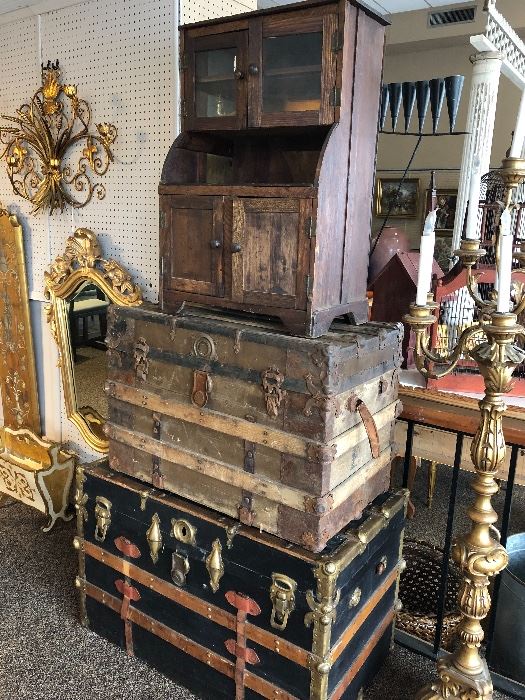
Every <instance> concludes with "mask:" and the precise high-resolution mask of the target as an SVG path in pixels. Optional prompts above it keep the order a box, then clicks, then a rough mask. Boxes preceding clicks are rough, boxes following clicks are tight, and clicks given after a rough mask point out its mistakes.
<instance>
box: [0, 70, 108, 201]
mask: <svg viewBox="0 0 525 700" xmlns="http://www.w3.org/2000/svg"><path fill="white" fill-rule="evenodd" d="M2 116H3V118H4V119H6V120H8V121H9V122H11V123H13V124H14V125H15V126H9V127H0V143H2V144H3V145H4V146H5V149H4V151H3V152H2V153H1V155H0V157H2V158H5V160H6V163H7V174H8V177H9V180H10V181H11V185H12V187H13V191H14V192H15V194H17V195H20V197H23V198H24V199H26V200H28V201H29V202H31V203H32V205H33V210H32V213H36V212H38V211H43V210H48V211H49V212H50V213H53V211H55V210H56V209H60V211H63V210H64V208H65V206H66V205H68V206H71V207H73V208H75V209H78V208H80V207H85V206H86V204H88V202H90V201H91V199H92V198H93V195H94V194H95V195H96V197H97V198H98V199H104V197H105V195H106V190H105V188H104V186H103V185H102V184H100V183H98V182H96V183H94V182H93V181H92V178H93V176H96V177H99V176H103V175H105V174H106V172H107V170H108V168H109V164H110V163H111V162H113V153H112V151H111V146H112V144H113V143H114V141H115V139H116V137H117V129H116V127H115V126H114V125H113V124H109V123H107V122H104V123H101V124H97V125H96V129H97V133H93V132H90V131H89V128H90V122H91V109H90V107H89V104H88V103H87V102H86V101H85V100H83V99H81V98H79V97H78V94H77V87H76V85H64V84H63V83H62V82H61V81H60V70H59V65H58V61H57V62H56V63H53V64H51V62H48V64H47V66H45V67H44V66H43V65H42V85H41V86H40V87H39V88H38V90H37V91H36V92H35V94H34V95H33V97H32V98H31V101H30V103H29V104H23V105H22V106H21V107H20V108H19V109H17V110H16V116H6V115H2ZM74 147H77V149H79V151H80V152H79V153H77V155H76V157H77V158H78V161H77V164H76V167H74V168H73V167H72V166H71V165H70V164H68V163H67V162H66V157H67V156H68V154H69V153H70V152H71V151H72V150H73V149H74Z"/></svg>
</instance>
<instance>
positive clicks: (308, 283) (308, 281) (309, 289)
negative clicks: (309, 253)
mask: <svg viewBox="0 0 525 700" xmlns="http://www.w3.org/2000/svg"><path fill="white" fill-rule="evenodd" d="M304 283H305V287H306V297H307V298H308V299H309V298H310V297H311V296H312V287H313V282H312V277H311V275H306V276H305V278H304Z"/></svg>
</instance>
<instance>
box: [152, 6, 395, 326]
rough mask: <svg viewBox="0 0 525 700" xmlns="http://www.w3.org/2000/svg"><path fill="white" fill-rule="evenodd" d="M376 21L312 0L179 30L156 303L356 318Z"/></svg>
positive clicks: (363, 304)
mask: <svg viewBox="0 0 525 700" xmlns="http://www.w3.org/2000/svg"><path fill="white" fill-rule="evenodd" d="M385 25H386V22H385V21H384V19H383V18H381V17H379V16H378V15H376V14H374V13H373V12H372V11H371V10H370V9H369V8H367V7H365V6H362V5H361V4H360V3H359V2H358V0H313V1H310V2H303V3H301V4H298V5H297V6H294V7H279V8H275V9H273V10H268V11H258V12H253V13H249V14H246V15H240V16H238V17H235V18H232V19H220V20H212V21H210V22H205V23H202V22H201V23H197V24H193V25H188V26H186V27H183V28H182V29H181V41H180V43H181V47H182V54H183V61H182V65H183V73H182V78H183V79H182V83H183V85H182V92H183V94H182V101H183V104H182V114H183V132H182V133H181V134H180V135H179V136H178V137H177V139H176V140H175V142H174V143H173V145H172V147H171V149H170V152H169V153H168V155H167V157H166V160H165V163H164V168H163V171H162V177H161V184H160V186H159V194H160V245H161V261H162V268H161V285H160V286H161V305H162V308H163V310H165V311H168V312H175V311H176V310H177V309H178V308H179V307H180V305H181V303H182V302H184V301H187V302H194V303H198V304H207V305H212V306H220V307H224V308H229V309H241V310H244V311H250V312H253V313H261V314H270V315H274V316H278V317H280V318H281V319H282V321H283V322H284V323H285V325H286V327H287V328H288V329H289V330H290V331H292V332H294V333H298V334H302V335H308V336H313V337H316V336H319V335H322V334H324V333H325V332H326V331H327V330H328V327H329V326H330V323H331V322H332V320H333V319H334V318H335V317H336V316H339V315H347V316H348V317H349V318H351V319H352V320H353V321H354V322H364V321H366V319H367V313H368V303H367V299H366V278H367V270H368V252H369V241H370V221H371V209H372V191H373V177H374V166H375V150H376V139H377V113H378V105H379V90H380V83H381V72H382V47H383V42H384V30H385ZM378 47H379V48H378ZM229 66H231V74H230V73H228V72H227V71H228V70H229ZM213 70H215V71H216V74H213ZM208 72H212V75H207V73H208ZM226 93H227V94H226ZM225 112H227V113H225ZM334 124H337V125H338V126H337V128H336V129H334V128H332V127H333V125H334Z"/></svg>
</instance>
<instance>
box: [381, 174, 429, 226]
mask: <svg viewBox="0 0 525 700" xmlns="http://www.w3.org/2000/svg"><path fill="white" fill-rule="evenodd" d="M375 210H376V212H375V213H376V216H386V215H387V214H388V216H389V217H396V218H398V219H410V218H414V217H416V216H417V214H418V210H419V179H418V178H408V179H406V180H403V182H402V183H401V180H400V179H399V178H387V177H378V178H377V183H376V207H375Z"/></svg>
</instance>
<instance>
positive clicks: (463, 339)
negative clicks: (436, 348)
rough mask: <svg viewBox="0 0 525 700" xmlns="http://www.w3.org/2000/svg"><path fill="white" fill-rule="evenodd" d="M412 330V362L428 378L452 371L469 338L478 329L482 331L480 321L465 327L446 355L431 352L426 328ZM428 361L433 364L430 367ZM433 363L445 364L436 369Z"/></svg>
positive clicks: (443, 375) (477, 331) (439, 376)
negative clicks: (414, 344) (413, 333)
mask: <svg viewBox="0 0 525 700" xmlns="http://www.w3.org/2000/svg"><path fill="white" fill-rule="evenodd" d="M414 330H415V333H416V347H415V350H414V362H415V364H416V367H417V369H418V370H419V372H421V374H422V375H423V376H424V377H426V378H428V379H441V377H445V376H446V375H447V374H450V372H453V371H454V369H455V368H456V366H457V364H458V362H459V360H460V359H461V356H462V355H463V354H464V353H465V350H467V349H468V346H469V340H470V338H471V337H472V336H475V335H476V334H477V333H479V332H480V331H483V326H482V325H481V324H480V323H476V324H475V325H474V326H470V327H469V328H465V330H464V331H463V333H461V335H460V336H459V338H458V342H457V343H456V346H455V347H454V349H453V350H452V352H449V353H447V354H446V355H439V354H438V353H435V352H432V350H431V349H430V347H429V344H430V335H429V333H428V331H427V330H426V329H419V328H416V329H414ZM429 363H431V364H432V365H433V366H432V368H430V367H429V366H428V365H429ZM434 365H440V366H443V365H445V368H444V369H442V370H436V369H435V368H434Z"/></svg>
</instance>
